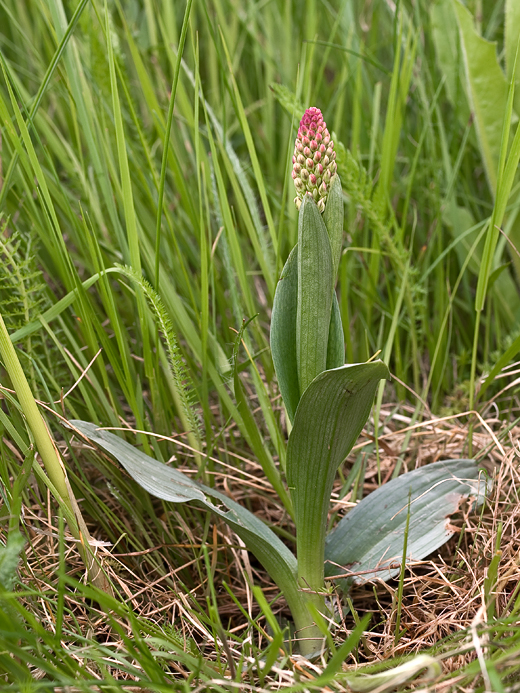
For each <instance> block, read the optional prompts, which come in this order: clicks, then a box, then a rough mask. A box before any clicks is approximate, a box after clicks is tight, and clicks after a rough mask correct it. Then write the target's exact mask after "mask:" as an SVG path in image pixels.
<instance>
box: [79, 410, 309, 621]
mask: <svg viewBox="0 0 520 693" xmlns="http://www.w3.org/2000/svg"><path fill="white" fill-rule="evenodd" d="M70 426H71V428H72V429H73V430H76V431H79V432H80V433H81V434H82V435H84V436H85V437H86V438H88V439H89V440H91V441H92V442H93V443H94V444H95V445H97V446H98V447H100V448H102V449H103V450H105V451H106V452H108V453H110V454H111V455H113V456H114V457H115V458H116V459H117V461H118V462H119V463H120V464H121V465H122V466H123V467H124V468H125V469H126V471H127V472H128V473H129V474H130V476H131V477H132V478H133V479H134V480H135V481H136V482H137V483H138V484H139V485H140V486H141V487H142V488H144V489H145V490H146V491H148V492H149V493H151V494H152V495H153V496H156V497H157V498H162V499H163V500H165V501H171V502H172V503H186V502H188V501H195V502H198V503H201V504H202V505H204V506H205V507H206V508H208V509H209V510H211V511H212V512H213V513H215V515H218V516H219V517H221V518H222V519H223V520H224V521H225V522H226V523H227V524H228V525H229V526H230V527H231V528H232V529H233V531H234V532H236V533H237V534H238V536H239V537H240V538H241V539H242V540H243V541H244V542H245V544H246V546H247V548H248V549H249V550H250V551H251V552H252V553H253V554H254V555H255V556H256V557H257V558H258V560H259V561H260V562H261V563H262V565H263V566H264V567H265V569H266V570H267V571H268V572H269V574H270V576H271V577H272V579H273V580H274V581H275V582H276V584H277V585H278V587H279V588H280V589H281V590H282V592H283V593H284V595H285V597H286V599H287V602H288V604H289V606H290V608H291V611H293V613H294V612H296V613H298V610H301V604H302V601H303V597H302V594H301V592H299V591H298V589H297V584H296V559H295V557H294V555H293V554H292V553H291V551H290V550H289V549H288V548H287V547H286V546H285V544H283V542H282V541H280V539H279V538H278V537H277V536H276V534H275V533H274V532H273V531H272V530H270V529H269V527H267V525H265V524H264V523H263V522H262V521H261V520H259V519H258V518H257V517H256V516H255V515H253V513H251V512H249V510H247V509H246V508H244V507H242V506H241V505H239V504H238V503H235V502H234V501H232V500H231V499H230V498H228V497H227V496H226V495H225V494H223V493H220V491H218V490H216V489H213V488H209V487H208V486H204V484H200V483H198V482H197V481H194V480H193V479H190V478H189V477H188V476H186V475H185V474H183V473H182V472H179V471H178V470H177V469H174V468H172V467H169V466H167V465H165V464H163V463H162V462H159V461H158V460H154V459H153V458H152V457H149V456H148V455H145V454H144V453H143V452H141V451H140V450H138V449H137V448H135V447H133V446H132V445H130V444H129V443H127V442H126V441H124V440H122V439H121V438H119V437H118V436H116V435H114V434H113V433H110V432H109V431H104V430H102V429H100V428H98V427H97V426H95V425H94V424H92V423H88V422H86V421H71V422H70ZM215 501H216V502H215Z"/></svg>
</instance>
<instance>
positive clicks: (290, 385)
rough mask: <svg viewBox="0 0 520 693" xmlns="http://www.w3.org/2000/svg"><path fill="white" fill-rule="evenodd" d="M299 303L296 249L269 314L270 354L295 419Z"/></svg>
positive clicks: (286, 404)
mask: <svg viewBox="0 0 520 693" xmlns="http://www.w3.org/2000/svg"><path fill="white" fill-rule="evenodd" d="M297 302H298V246H295V247H294V248H293V249H292V251H291V254H290V255H289V257H288V258H287V262H286V263H285V266H284V268H283V271H282V274H281V276H280V280H279V281H278V284H277V286H276V292H275V295H274V303H273V312H272V315H271V353H272V355H273V363H274V369H275V371H276V377H277V379H278V387H279V388H280V392H281V393H282V398H283V401H284V404H285V408H286V409H287V415H288V417H289V419H290V421H291V423H292V422H293V420H294V415H295V413H296V407H297V406H298V402H299V401H300V387H299V385H298V363H297V359H296V308H297Z"/></svg>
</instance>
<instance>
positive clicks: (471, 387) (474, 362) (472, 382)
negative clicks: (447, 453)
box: [468, 310, 482, 457]
mask: <svg viewBox="0 0 520 693" xmlns="http://www.w3.org/2000/svg"><path fill="white" fill-rule="evenodd" d="M481 315H482V311H481V310H477V315H476V318H475V332H474V335H473V353H472V355H471V374H470V380H469V409H470V411H473V408H474V406H475V375H476V371H477V349H478V335H479V330H480V316H481ZM472 452H473V421H472V419H470V424H469V430H468V457H471V454H472Z"/></svg>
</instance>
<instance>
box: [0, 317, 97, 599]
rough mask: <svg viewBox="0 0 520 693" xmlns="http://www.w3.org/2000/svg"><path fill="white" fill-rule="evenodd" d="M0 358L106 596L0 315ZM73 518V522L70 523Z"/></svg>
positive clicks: (63, 474) (81, 547)
mask: <svg viewBox="0 0 520 693" xmlns="http://www.w3.org/2000/svg"><path fill="white" fill-rule="evenodd" d="M0 355H1V357H2V360H3V362H4V366H5V369H6V371H7V373H8V375H9V378H10V379H11V382H12V384H13V387H14V389H15V392H16V395H17V397H18V401H19V403H20V406H21V408H22V411H23V413H24V415H25V418H26V421H27V425H28V426H29V429H30V431H31V433H32V435H33V438H34V441H35V443H36V447H37V449H38V452H39V453H40V456H41V458H42V462H43V464H44V467H45V471H46V472H47V474H48V476H49V479H50V481H51V483H52V484H53V486H54V488H55V489H56V492H57V494H58V496H57V498H56V500H57V501H58V502H59V503H60V505H62V506H64V508H65V510H66V513H67V517H68V525H69V529H70V532H71V534H72V536H73V537H74V538H75V539H77V540H78V542H79V544H78V549H79V552H80V555H81V557H82V559H83V562H84V563H85V566H86V568H87V571H88V575H89V579H90V581H91V582H92V584H93V585H94V586H96V587H98V588H99V589H101V590H103V591H105V592H108V593H109V592H110V588H109V587H108V584H107V583H106V582H105V579H104V576H103V574H102V572H101V571H100V567H99V565H98V564H97V561H96V560H95V558H94V555H93V554H92V550H91V548H90V546H91V540H90V535H89V533H88V530H87V527H86V525H85V521H84V520H83V517H82V515H81V511H80V509H79V506H78V504H77V502H76V499H75V498H74V494H73V491H72V488H71V487H70V484H69V482H68V479H67V472H66V470H65V467H64V465H63V462H62V460H61V458H60V455H59V452H58V449H57V448H56V445H55V443H54V441H53V439H52V437H51V434H50V432H49V429H48V428H47V426H46V424H45V421H44V419H43V417H42V415H41V413H40V412H39V410H38V407H37V405H36V401H35V399H34V396H33V394H32V392H31V388H30V387H29V383H28V382H27V378H26V377H25V374H24V372H23V370H22V366H21V364H20V361H19V359H18V356H17V354H16V350H15V348H14V346H13V343H12V342H11V338H10V337H9V333H8V332H7V328H6V326H5V322H4V320H3V317H2V315H1V314H0ZM74 518H76V522H75V521H74Z"/></svg>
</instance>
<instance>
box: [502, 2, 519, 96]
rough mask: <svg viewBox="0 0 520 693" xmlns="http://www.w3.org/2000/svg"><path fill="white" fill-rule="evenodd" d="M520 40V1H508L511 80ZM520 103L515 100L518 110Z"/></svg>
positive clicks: (507, 52)
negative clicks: (519, 40)
mask: <svg viewBox="0 0 520 693" xmlns="http://www.w3.org/2000/svg"><path fill="white" fill-rule="evenodd" d="M519 38H520V2H518V0H506V41H505V44H506V74H507V79H508V80H510V79H511V76H512V74H513V69H515V56H516V49H517V47H518V39H519ZM519 80H520V61H518V62H517V64H516V70H515V82H518V81H519ZM519 105H520V102H519V100H518V99H516V100H515V106H516V107H517V108H518V106H519Z"/></svg>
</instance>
